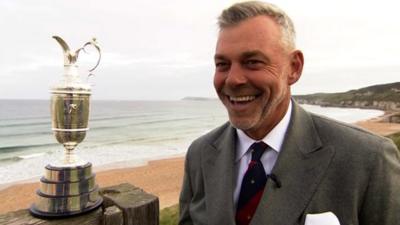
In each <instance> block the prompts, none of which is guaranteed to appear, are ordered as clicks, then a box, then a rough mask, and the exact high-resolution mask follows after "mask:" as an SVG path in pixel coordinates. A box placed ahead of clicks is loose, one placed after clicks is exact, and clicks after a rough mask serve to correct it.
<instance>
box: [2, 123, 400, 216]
mask: <svg viewBox="0 0 400 225" xmlns="http://www.w3.org/2000/svg"><path fill="white" fill-rule="evenodd" d="M380 120H381V118H374V119H370V120H366V121H360V122H357V123H356V124H357V125H358V126H361V127H363V128H365V129H368V130H370V131H372V132H374V133H377V134H380V135H389V134H392V133H395V132H400V124H393V123H383V122H380ZM183 164H184V159H183V157H178V158H172V159H164V160H157V161H150V162H149V163H148V165H145V166H140V167H134V168H124V169H109V170H106V171H100V172H98V173H97V177H96V179H97V183H98V184H99V185H100V186H101V187H106V186H111V185H116V184H120V183H124V182H128V183H131V184H133V185H135V186H137V187H140V188H142V189H143V190H145V191H146V192H148V193H152V194H154V195H156V196H158V197H159V198H160V207H161V208H164V207H168V206H171V205H174V204H176V203H178V196H179V192H180V188H181V183H182V176H183ZM95 170H96V168H95ZM38 185H39V184H38V182H35V183H23V184H16V185H12V186H9V187H7V188H5V189H3V190H1V191H0V199H1V201H2V204H0V214H2V213H5V212H9V211H15V210H18V209H23V208H28V207H29V206H30V204H32V202H34V199H35V190H36V189H37V188H38Z"/></svg>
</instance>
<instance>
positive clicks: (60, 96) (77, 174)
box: [30, 36, 103, 217]
mask: <svg viewBox="0 0 400 225" xmlns="http://www.w3.org/2000/svg"><path fill="white" fill-rule="evenodd" d="M53 38H54V39H55V40H56V41H57V42H58V43H59V44H60V45H61V47H62V49H63V51H64V77H63V80H62V81H61V82H60V83H59V84H57V85H55V86H54V87H52V88H51V90H50V92H51V94H52V95H51V117H52V130H53V132H54V136H55V137H56V139H57V141H58V142H59V143H60V144H63V145H64V155H63V158H62V159H60V160H59V161H58V162H55V163H51V164H49V165H47V166H46V167H45V175H44V176H43V177H42V178H41V179H40V188H39V190H37V193H36V194H37V196H36V197H37V199H36V202H35V203H33V204H32V206H31V208H30V212H31V213H32V214H33V215H35V216H39V217H66V216H72V215H77V214H81V213H84V212H88V211H91V210H93V209H95V208H97V207H98V206H100V205H101V203H102V202H103V199H102V198H101V197H100V196H99V191H98V186H97V185H96V182H95V174H94V173H92V164H91V163H90V162H86V161H84V160H82V159H80V158H79V157H77V156H76V154H75V151H74V149H75V147H76V146H77V145H78V144H79V143H81V142H82V141H83V139H85V136H86V132H87V131H88V130H89V127H88V120H89V106H90V94H91V87H90V85H88V84H86V83H83V82H82V81H81V79H80V76H79V74H78V66H77V65H76V62H77V59H78V55H79V53H80V51H81V50H83V51H85V47H87V46H89V45H91V46H93V47H95V48H96V49H97V51H98V53H99V58H98V60H97V63H96V65H95V66H94V67H93V68H92V69H91V70H89V71H90V72H92V71H93V70H94V69H95V68H96V67H97V66H98V65H99V62H100V59H101V52H100V48H99V46H98V44H97V42H96V39H94V38H93V40H91V41H89V42H87V43H85V44H84V46H83V47H82V48H79V49H78V50H76V51H71V50H70V48H69V47H68V45H67V43H65V41H64V40H63V39H61V38H60V37H58V36H53ZM90 75H91V74H89V76H90Z"/></svg>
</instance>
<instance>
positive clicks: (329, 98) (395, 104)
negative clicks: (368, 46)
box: [293, 82, 400, 112]
mask: <svg viewBox="0 0 400 225" xmlns="http://www.w3.org/2000/svg"><path fill="white" fill-rule="evenodd" d="M293 97H294V98H295V99H296V100H297V102H299V103H300V104H311V105H320V106H327V107H349V108H350V107H351V108H365V109H379V110H383V111H391V112H400V82H396V83H390V84H381V85H374V86H369V87H365V88H360V89H356V90H350V91H347V92H340V93H315V94H309V95H295V96H293Z"/></svg>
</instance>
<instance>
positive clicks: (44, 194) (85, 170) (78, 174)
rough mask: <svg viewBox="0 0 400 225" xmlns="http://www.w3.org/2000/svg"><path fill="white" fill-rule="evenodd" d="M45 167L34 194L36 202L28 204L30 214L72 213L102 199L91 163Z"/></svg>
mask: <svg viewBox="0 0 400 225" xmlns="http://www.w3.org/2000/svg"><path fill="white" fill-rule="evenodd" d="M45 170H46V173H45V176H43V177H42V178H41V179H40V188H39V190H37V193H36V194H37V195H36V202H35V203H34V204H32V206H31V207H30V212H31V214H32V215H33V216H36V217H40V218H60V217H68V216H75V215H79V214H83V213H87V212H89V211H91V210H94V209H96V208H97V207H99V206H100V205H101V203H102V202H103V199H102V198H101V196H100V195H99V188H98V186H97V185H96V183H95V174H94V173H92V164H91V163H86V164H85V165H82V166H76V167H70V166H67V167H59V166H53V165H47V166H46V168H45Z"/></svg>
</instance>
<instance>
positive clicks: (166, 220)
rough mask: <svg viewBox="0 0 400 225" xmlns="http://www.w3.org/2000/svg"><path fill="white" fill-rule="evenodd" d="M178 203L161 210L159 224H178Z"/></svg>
mask: <svg viewBox="0 0 400 225" xmlns="http://www.w3.org/2000/svg"><path fill="white" fill-rule="evenodd" d="M178 217H179V205H174V206H171V207H168V208H165V209H163V210H161V212H160V225H176V224H178Z"/></svg>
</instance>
